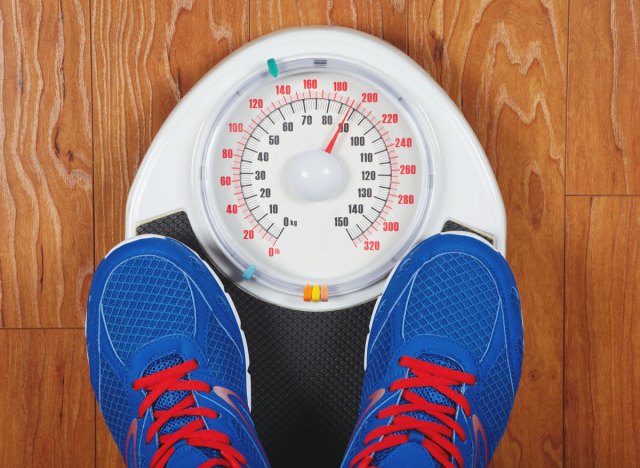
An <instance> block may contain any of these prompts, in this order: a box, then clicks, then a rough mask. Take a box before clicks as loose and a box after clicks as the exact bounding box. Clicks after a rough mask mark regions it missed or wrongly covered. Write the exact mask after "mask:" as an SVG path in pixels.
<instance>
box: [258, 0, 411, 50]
mask: <svg viewBox="0 0 640 468" xmlns="http://www.w3.org/2000/svg"><path fill="white" fill-rule="evenodd" d="M407 4H408V2H407V1H405V0H392V1H390V0H336V1H327V2H321V1H318V2H310V1H304V0H252V1H251V21H250V26H251V39H255V38H256V37H258V36H262V35H263V34H267V33H270V32H273V31H278V30H280V29H283V28H289V27H294V26H309V25H327V24H330V25H335V26H344V27H349V28H354V29H358V30H360V31H364V32H368V33H369V34H374V35H376V36H379V37H382V38H384V39H385V40H386V41H387V42H390V43H391V44H393V45H395V46H396V47H398V48H399V49H402V50H405V51H406V49H407V20H408V16H407V14H408V8H407Z"/></svg>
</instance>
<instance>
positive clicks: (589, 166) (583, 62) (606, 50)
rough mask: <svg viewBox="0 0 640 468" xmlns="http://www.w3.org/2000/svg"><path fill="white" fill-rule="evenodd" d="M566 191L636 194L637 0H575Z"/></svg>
mask: <svg viewBox="0 0 640 468" xmlns="http://www.w3.org/2000/svg"><path fill="white" fill-rule="evenodd" d="M569 18H570V27H569V31H570V36H569V82H568V93H567V94H568V130H567V131H568V140H567V145H568V146H567V192H568V193H574V194H603V195H606V194H640V131H638V129H640V39H639V37H638V30H639V28H640V26H639V25H640V2H639V1H638V0H630V1H621V0H596V1H591V0H589V1H586V0H572V1H571V14H570V16H569Z"/></svg>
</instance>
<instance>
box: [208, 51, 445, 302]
mask: <svg viewBox="0 0 640 468" xmlns="http://www.w3.org/2000/svg"><path fill="white" fill-rule="evenodd" d="M273 65H274V64H272V66H273ZM277 67H278V74H277V77H274V76H273V75H274V74H275V73H273V72H274V69H273V68H272V70H271V73H270V72H269V71H267V70H266V67H265V71H264V72H262V73H258V74H257V75H256V76H254V77H251V78H250V79H248V80H247V82H246V83H244V84H241V85H240V86H239V88H238V90H237V92H236V93H235V94H234V95H233V97H232V98H231V99H229V102H228V103H227V104H226V105H225V106H224V110H223V111H222V112H221V113H220V114H219V115H217V116H215V118H214V119H212V122H211V125H210V128H209V131H208V134H207V143H206V145H205V150H204V154H203V155H202V163H201V171H202V172H201V178H200V179H201V182H202V187H201V188H202V190H201V193H202V197H203V199H204V202H205V203H204V205H205V209H206V212H207V217H208V220H209V223H210V224H211V227H212V228H213V229H212V231H213V232H214V234H215V237H216V238H217V241H218V243H219V245H220V247H221V248H222V250H223V252H224V254H225V255H226V256H227V257H228V258H229V260H230V261H231V262H232V263H233V264H234V265H235V266H236V267H237V268H238V269H239V271H241V272H245V278H251V279H250V281H260V282H262V283H263V284H265V285H267V286H268V287H270V288H275V289H278V290H280V291H282V292H285V293H289V294H292V295H297V296H299V297H302V295H303V289H304V286H305V285H306V284H317V285H326V286H327V288H325V289H323V294H326V291H327V290H328V293H329V296H330V297H331V296H336V295H341V294H348V293H350V292H353V291H357V290H359V289H362V288H365V287H367V286H369V285H371V284H373V283H375V282H377V281H380V279H381V278H383V277H384V276H385V275H386V274H388V272H389V270H390V269H391V268H392V267H393V266H394V264H395V263H396V262H397V261H398V259H399V258H400V257H401V256H402V254H403V253H404V252H405V251H406V250H407V248H409V246H410V245H411V244H413V243H414V242H415V241H416V240H417V237H418V236H419V234H420V228H421V226H422V225H423V223H424V220H425V217H426V215H427V210H428V207H429V201H430V198H431V191H432V177H433V174H432V164H431V159H430V156H429V151H428V147H427V145H426V141H425V137H424V135H423V132H422V131H421V124H420V121H419V118H418V117H417V116H416V114H415V113H414V112H413V111H412V109H411V106H410V105H409V104H408V103H407V102H405V100H404V99H403V98H402V93H401V91H399V90H395V89H394V88H393V86H392V85H391V84H388V83H386V82H385V81H384V80H383V79H382V78H381V77H378V76H375V75H372V74H371V73H369V72H368V71H367V70H366V69H365V68H364V67H361V66H358V65H355V64H352V63H347V62H343V61H339V60H331V59H317V58H316V59H313V58H311V59H298V60H295V61H289V62H283V63H278V64H277ZM241 286H242V284H241ZM323 299H326V297H323Z"/></svg>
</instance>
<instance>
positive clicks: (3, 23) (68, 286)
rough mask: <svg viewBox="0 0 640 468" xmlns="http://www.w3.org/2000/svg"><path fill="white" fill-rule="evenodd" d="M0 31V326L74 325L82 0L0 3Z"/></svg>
mask: <svg viewBox="0 0 640 468" xmlns="http://www.w3.org/2000/svg"><path fill="white" fill-rule="evenodd" d="M0 38H1V39H0V42H1V46H0V47H1V53H0V326H4V327H41V326H42V327H72V326H76V327H77V326H81V325H82V323H83V317H84V305H85V302H86V295H87V291H88V284H89V281H90V278H91V273H92V272H93V235H92V225H93V209H92V180H91V177H92V175H91V173H92V168H91V165H92V161H91V144H92V141H91V91H90V82H91V78H90V65H89V63H90V57H89V12H88V2H87V1H85V0H82V1H80V0H75V1H74V0H64V1H61V2H44V1H24V2H18V1H3V2H0Z"/></svg>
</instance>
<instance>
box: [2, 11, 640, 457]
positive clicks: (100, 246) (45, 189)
mask: <svg viewBox="0 0 640 468" xmlns="http://www.w3.org/2000/svg"><path fill="white" fill-rule="evenodd" d="M326 23H328V24H338V25H343V26H348V27H353V28H357V29H360V30H363V31H367V32H370V33H372V34H375V35H378V36H381V37H383V38H384V39H385V40H387V41H389V42H391V43H392V44H394V45H396V46H397V47H399V48H400V49H402V50H404V51H406V52H407V53H408V54H409V55H410V56H411V57H412V58H413V59H415V60H416V61H417V62H418V63H419V64H420V65H422V66H423V67H424V68H425V69H426V70H427V71H428V72H429V73H430V74H431V75H432V76H433V77H434V78H435V79H436V80H437V81H438V82H439V83H440V84H441V85H442V86H443V88H444V89H445V90H446V91H447V92H448V93H449V95H450V96H451V98H452V99H453V100H454V101H455V103H456V104H457V105H458V106H459V107H460V108H461V109H462V111H463V112H464V114H465V116H466V117H467V119H468V120H469V122H470V123H471V126H472V127H473V129H474V130H475V132H476V134H477V135H478V138H479V139H480V141H481V143H482V144H483V146H484V148H485V150H486V152H487V155H488V157H489V160H490V162H491V165H492V166H493V169H494V171H495V173H496V176H497V179H498V182H499V184H500V188H501V190H502V194H503V197H504V201H505V204H506V208H507V215H508V221H509V233H508V258H509V260H510V262H511V265H512V267H513V269H514V271H515V275H516V278H517V281H518V285H519V287H520V290H521V294H522V305H523V312H524V317H525V335H526V337H525V341H526V350H525V361H524V372H523V377H522V383H521V390H520V392H519V393H518V396H517V400H516V406H515V409H514V411H513V415H512V418H511V420H510V423H509V427H508V430H507V433H506V435H505V437H504V439H503V440H502V443H501V445H500V448H499V450H498V452H497V454H496V456H495V458H494V466H515V465H522V466H552V465H562V464H566V465H568V466H587V465H601V466H623V465H624V466H632V465H634V464H640V426H639V424H640V423H638V421H640V403H638V396H640V392H639V391H638V388H640V197H639V195H640V1H639V0H624V1H623V0H612V1H605V0H588V1H587V0H570V2H567V0H483V1H480V0H477V1H475V0H474V1H468V0H452V1H448V0H447V1H445V0H437V1H436V0H410V1H409V0H407V1H405V0H393V1H391V0H344V1H343V0H335V1H330V2H324V1H322V0H312V1H302V0H298V1H295V0H250V1H247V0H244V1H239V0H226V1H223V0H211V1H205V0H182V1H172V2H171V1H169V0H166V1H165V0H162V1H158V2H151V1H135V2H132V1H127V0H60V1H44V0H42V1H40V2H38V1H35V0H28V1H27V0H2V1H0V37H1V39H0V44H1V48H2V54H1V55H0V145H1V153H0V325H1V326H2V327H3V328H2V329H0V395H2V398H0V434H2V436H1V437H0V466H2V467H22V466H80V467H85V466H90V465H93V464H94V463H95V464H96V465H98V466H117V465H119V464H120V463H121V462H120V461H119V456H118V454H117V451H116V449H115V448H114V445H113V443H112V442H111V439H110V437H109V436H108V431H107V430H106V428H105V425H104V422H103V420H102V418H101V416H100V415H99V414H96V409H95V402H94V397H93V393H92V391H91V388H90V385H89V379H88V368H87V363H86V360H85V349H84V334H83V329H82V327H83V323H84V304H85V301H86V298H87V292H88V287H89V284H90V281H91V275H92V271H93V268H94V265H95V264H96V263H97V261H99V259H100V258H101V257H102V256H103V255H104V254H105V253H106V252H107V251H108V249H109V248H110V247H111V246H113V245H114V244H115V243H117V242H118V241H119V240H121V238H122V233H123V228H124V226H123V220H124V208H125V201H126V196H127V190H128V188H129V185H130V184H131V182H132V180H133V177H134V175H135V172H136V168H137V167H138V165H139V163H140V160H141V158H142V157H143V155H144V153H145V150H146V149H147V147H148V146H149V143H150V142H151V140H152V138H153V136H154V134H155V133H156V131H157V130H158V128H159V127H160V125H161V123H162V121H163V120H164V118H165V117H166V116H167V115H168V114H169V112H170V111H171V109H172V108H173V107H174V106H175V105H176V103H177V102H178V101H179V100H180V98H181V96H183V95H184V94H185V93H186V92H187V91H188V90H189V89H190V88H191V87H192V86H193V85H194V84H195V83H196V82H197V81H198V79H199V78H200V77H201V76H202V75H203V74H204V73H205V72H206V71H207V70H208V69H209V68H211V67H212V66H213V65H215V64H216V63H217V62H218V61H219V60H220V59H222V58H223V57H225V56H226V55H227V54H228V53H229V52H231V51H233V50H234V49H236V48H238V47H240V46H241V45H242V44H244V43H246V42H247V41H249V40H251V39H253V38H256V37H258V36H260V35H263V34H266V33H268V32H270V31H274V30H278V29H281V28H284V27H288V26H296V25H304V24H326Z"/></svg>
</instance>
